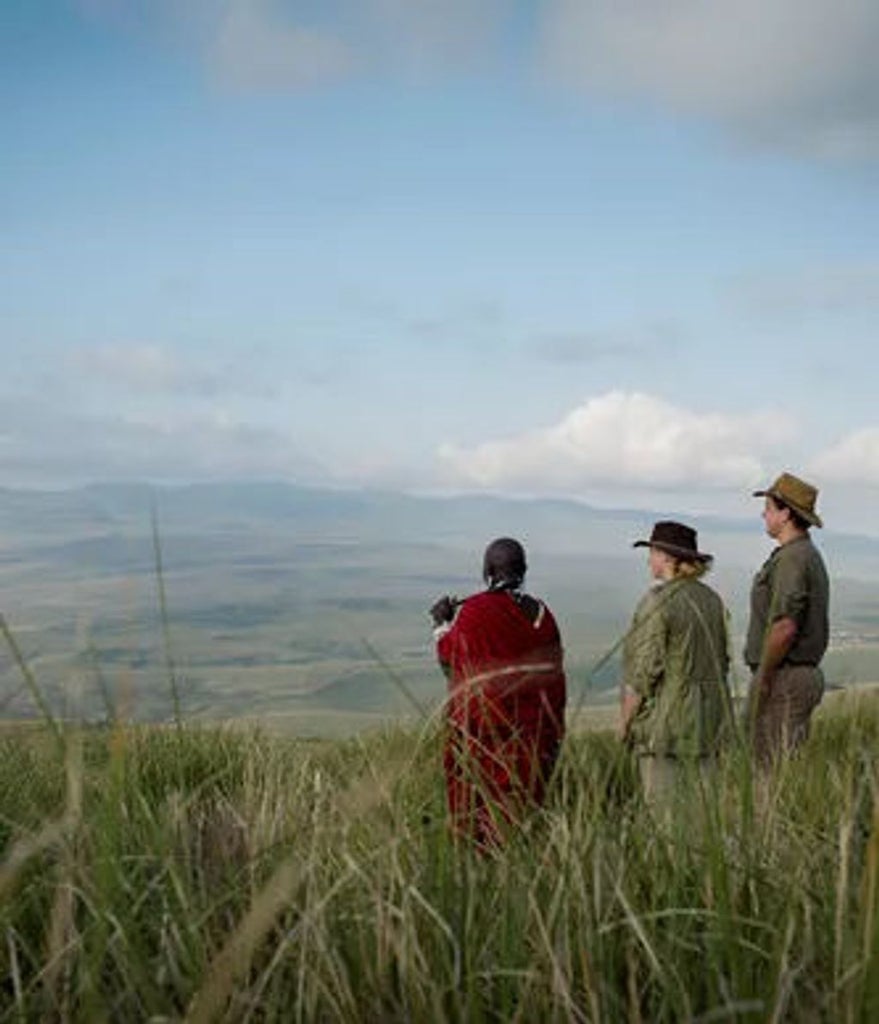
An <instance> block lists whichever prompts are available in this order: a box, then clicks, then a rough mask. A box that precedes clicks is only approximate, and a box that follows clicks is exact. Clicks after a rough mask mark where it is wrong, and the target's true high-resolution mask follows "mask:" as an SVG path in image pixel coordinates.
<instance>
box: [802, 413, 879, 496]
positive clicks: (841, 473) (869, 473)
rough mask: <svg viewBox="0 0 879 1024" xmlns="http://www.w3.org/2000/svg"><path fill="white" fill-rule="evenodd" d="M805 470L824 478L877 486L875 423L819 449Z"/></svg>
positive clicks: (878, 447)
mask: <svg viewBox="0 0 879 1024" xmlns="http://www.w3.org/2000/svg"><path fill="white" fill-rule="evenodd" d="M809 471H810V472H811V473H813V474H814V475H815V477H816V478H818V479H821V480H826V481H828V482H829V481H833V482H835V483H850V484H860V485H864V484H866V485H870V486H879V427H865V428H864V429H862V430H856V431H854V432H853V433H851V434H848V435H847V436H846V437H844V438H842V440H840V441H838V442H837V443H836V444H834V445H831V446H830V447H829V448H826V449H825V450H824V451H823V452H820V453H819V454H818V455H817V456H816V457H815V458H814V459H813V460H812V462H811V464H810V466H809Z"/></svg>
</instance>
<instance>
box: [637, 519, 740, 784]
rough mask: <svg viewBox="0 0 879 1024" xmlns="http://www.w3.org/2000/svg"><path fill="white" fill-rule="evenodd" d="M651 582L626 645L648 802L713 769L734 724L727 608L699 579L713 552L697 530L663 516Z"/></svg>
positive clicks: (652, 544) (655, 535) (643, 543)
mask: <svg viewBox="0 0 879 1024" xmlns="http://www.w3.org/2000/svg"><path fill="white" fill-rule="evenodd" d="M633 546H634V547H647V548H649V555H648V565H649V568H650V573H651V576H652V577H653V581H654V583H653V586H652V587H651V588H650V590H648V592H647V593H646V594H645V595H644V597H642V598H641V600H640V602H639V603H638V607H637V609H636V610H635V615H634V618H633V620H632V625H631V627H630V629H629V632H628V634H627V636H626V640H625V645H624V648H623V695H622V725H621V732H622V736H623V738H624V740H625V741H626V742H627V743H628V744H630V745H631V746H632V747H633V749H634V750H635V751H636V753H637V754H638V760H639V765H640V771H641V778H642V782H643V786H644V794H645V797H646V798H647V799H648V801H656V800H657V799H662V798H663V797H665V796H667V795H670V794H671V793H672V792H673V791H674V789H675V787H676V786H677V784H678V783H679V782H680V781H681V778H682V776H684V775H685V774H686V773H687V772H688V771H692V768H693V767H694V766H698V767H699V768H700V770H701V769H705V768H708V767H709V766H710V765H711V764H712V763H713V760H714V757H715V755H716V754H717V752H718V750H719V748H720V746H721V744H722V741H723V739H724V736H725V734H726V733H727V732H728V730H729V728H730V726H731V723H732V702H731V700H730V693H729V687H728V684H727V670H728V668H729V654H728V650H727V625H726V619H727V613H726V609H725V608H724V605H723V602H722V601H721V599H720V597H719V596H718V595H717V594H716V593H715V592H714V591H713V590H712V589H711V588H710V587H708V586H706V584H705V583H703V582H702V580H701V578H700V577H702V576H703V575H704V574H705V572H707V570H708V568H709V566H710V564H711V561H712V556H711V555H708V554H705V553H703V552H701V551H699V549H698V546H697V537H696V531H695V530H693V529H691V528H690V527H689V526H685V525H684V524H683V523H676V522H671V521H664V522H658V523H656V524H655V525H654V527H653V532H652V533H651V535H650V539H649V540H639V541H636V542H635V544H634V545H633Z"/></svg>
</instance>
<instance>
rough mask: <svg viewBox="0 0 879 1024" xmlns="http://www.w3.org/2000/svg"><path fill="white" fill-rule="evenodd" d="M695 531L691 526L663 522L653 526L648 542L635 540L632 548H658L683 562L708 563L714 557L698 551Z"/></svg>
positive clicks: (669, 521) (670, 521) (667, 521)
mask: <svg viewBox="0 0 879 1024" xmlns="http://www.w3.org/2000/svg"><path fill="white" fill-rule="evenodd" d="M697 539H698V538H697V534H696V531H695V530H694V529H693V528H692V527H691V526H684V524H683V523H675V522H673V521H672V520H668V519H666V520H663V521H661V522H658V523H654V524H653V532H652V533H651V534H650V540H636V541H635V543H634V544H633V545H632V547H633V548H659V550H660V551H665V552H666V554H669V555H673V556H674V557H675V558H680V559H682V560H683V561H685V562H710V561H711V560H712V559H713V558H714V556H713V555H708V554H706V553H705V552H704V551H700V550H699V547H698V543H697Z"/></svg>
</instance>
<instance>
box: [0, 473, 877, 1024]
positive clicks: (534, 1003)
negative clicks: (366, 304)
mask: <svg viewBox="0 0 879 1024" xmlns="http://www.w3.org/2000/svg"><path fill="white" fill-rule="evenodd" d="M13 497H14V500H12V499H10V500H9V501H7V502H5V510H4V516H5V517H6V518H5V521H4V522H3V523H2V527H3V535H2V536H3V544H2V547H0V581H2V584H3V587H4V595H5V598H4V604H5V609H4V623H5V624H6V626H7V630H8V637H7V638H6V641H7V642H6V645H5V649H4V653H3V660H2V662H0V681H2V684H3V700H4V712H3V713H4V714H5V716H6V717H5V723H4V725H3V726H2V728H0V748H2V749H0V847H2V851H3V853H2V857H3V859H2V865H0V915H2V927H3V937H2V950H0V958H2V964H0V967H2V975H0V977H2V979H3V980H2V982H0V1015H2V1019H8V1020H40V1019H45V1020H53V1019H57V1020H75V1021H101V1020H106V1021H115V1020H123V1019H124V1020H127V1021H134V1020H145V1021H147V1020H152V1021H160V1020H179V1019H189V1020H195V1021H213V1020H218V1021H227V1020H228V1021H264V1020H279V1021H281V1020H283V1021H288V1020H301V1021H385V1020H388V1021H397V1020H401V1021H402V1020H407V1021H436V1020H449V1021H501V1020H504V1021H506V1020H512V1021H529V1022H531V1021H556V1020H557V1021H620V1020H624V1021H630V1020H631V1021H681V1020H692V1021H706V1022H707V1021H726V1020H729V1021H764V1020H775V1021H852V1022H855V1021H857V1022H860V1021H871V1020H875V1019H877V1018H879V692H877V691H876V689H875V688H874V687H871V686H869V685H868V684H869V683H870V681H871V679H875V678H877V676H879V672H874V669H873V660H872V659H873V658H874V657H875V648H876V646H877V641H876V637H877V636H879V628H877V627H879V614H875V612H876V609H877V608H879V586H876V585H874V584H873V583H872V581H871V576H870V574H871V572H872V566H873V562H871V559H877V551H876V550H875V549H874V547H873V546H871V544H872V542H870V541H868V540H866V539H862V538H836V539H834V540H833V543H834V544H835V545H836V552H837V555H838V557H837V559H836V566H837V573H838V575H837V576H836V577H835V587H836V590H835V592H836V593H837V594H838V595H839V601H838V604H837V609H836V615H835V618H834V630H835V634H834V642H833V650H832V652H831V657H830V658H829V659H828V661H829V667H828V676H829V678H830V682H831V683H832V685H833V689H832V690H831V692H829V693H828V695H827V697H826V698H825V701H824V703H823V705H822V707H821V709H820V711H819V714H818V716H817V720H816V722H815V728H814V730H813V733H812V735H811V737H810V739H809V741H808V743H807V744H806V746H805V748H804V749H803V751H802V753H801V754H800V755H799V756H798V757H797V758H796V759H795V760H793V761H792V762H790V763H789V764H787V765H785V766H784V767H783V768H782V769H781V770H780V771H779V772H778V774H777V775H775V776H773V777H772V778H771V779H768V780H767V779H758V778H755V777H753V775H752V773H751V770H750V766H749V760H748V758H747V756H746V753H745V751H744V750H743V749H742V748H741V747H740V746H739V745H738V744H737V743H733V744H732V745H731V746H730V749H729V750H728V752H727V755H726V757H725V759H724V761H723V763H722V765H721V769H720V772H719V775H718V778H717V783H716V785H714V786H712V787H710V788H707V789H706V788H700V786H699V785H698V783H697V782H696V780H694V781H693V784H692V787H691V789H690V791H689V792H688V793H687V794H686V796H685V798H684V800H683V801H682V803H681V805H680V806H678V807H677V808H676V813H674V814H673V815H672V816H671V818H670V819H669V820H668V821H665V822H657V821H656V820H654V818H653V817H651V815H650V814H649V812H648V811H647V809H646V808H645V807H644V806H643V805H642V804H641V802H640V799H639V795H638V790H637V785H636V778H635V772H634V766H633V764H632V763H631V760H630V758H629V756H628V755H627V753H626V752H625V751H624V750H622V749H621V748H620V746H619V744H618V743H617V741H616V739H615V737H614V735H613V732H612V715H611V713H610V712H609V710H608V708H609V698H610V695H611V694H612V692H613V687H614V686H615V683H616V672H617V664H616V659H615V656H614V646H615V644H616V642H617V639H618V637H619V635H620V633H621V632H622V631H624V629H625V624H626V621H627V616H628V614H630V610H631V604H632V602H633V600H634V597H635V596H636V595H637V592H638V590H639V589H640V587H642V586H643V584H644V573H643V564H642V562H641V561H640V560H638V559H637V558H635V559H632V558H631V552H630V551H628V550H627V545H628V544H630V543H631V539H633V538H634V537H635V536H638V535H639V534H638V532H637V531H638V530H639V529H640V528H643V527H642V525H641V524H640V523H639V522H638V521H637V520H636V518H635V517H634V516H633V515H632V516H629V517H628V518H627V516H626V514H614V515H611V514H599V513H597V512H590V511H589V510H582V509H578V508H569V507H567V506H565V505H563V504H551V503H546V504H545V505H541V504H539V503H536V504H533V505H527V504H521V505H516V504H515V503H502V502H498V503H495V504H492V503H491V502H471V503H469V504H468V503H466V502H463V503H455V502H448V503H442V502H438V503H430V502H423V503H419V502H418V501H416V500H414V499H413V500H412V502H411V503H409V504H407V502H405V501H400V500H397V499H392V498H389V497H387V496H382V495H377V496H376V495H373V496H368V497H367V498H363V497H357V498H355V497H352V496H345V495H341V496H339V495H327V494H310V493H305V492H292V491H290V490H288V489H287V490H285V489H278V488H267V489H266V490H264V491H260V492H258V493H257V494H254V493H253V492H252V489H251V490H250V491H248V492H247V493H246V494H245V493H244V492H243V491H242V492H241V493H239V492H237V491H236V492H234V493H224V494H222V495H218V494H217V493H216V490H211V489H206V490H201V491H198V490H196V491H188V492H174V493H168V494H164V495H162V496H161V504H160V505H159V515H158V516H156V515H155V513H154V515H153V518H152V521H151V520H150V513H149V502H148V501H147V502H146V505H147V511H146V513H144V507H145V494H144V492H142V491H140V490H137V489H128V490H125V489H122V490H120V489H94V490H89V491H83V492H76V493H71V494H65V495H14V496H13ZM150 500H152V499H150ZM16 502H17V503H18V504H16ZM153 507H154V509H155V506H153ZM16 509H17V510H18V511H16ZM16 516H17V517H18V518H16ZM642 518H643V517H642ZM708 525H709V528H710V527H712V526H713V527H715V528H716V533H717V536H718V538H720V543H718V544H717V545H715V546H716V547H723V545H726V550H727V551H728V552H729V557H728V558H727V559H726V562H727V565H728V569H724V568H723V567H722V563H721V562H720V560H718V570H717V574H716V583H717V585H718V587H719V588H721V589H723V590H724V592H725V593H727V594H728V595H729V600H730V603H731V606H732V608H733V616H734V629H735V624H736V623H737V622H738V623H739V624H740V623H741V610H740V602H741V600H742V595H743V594H745V593H746V589H747V572H746V571H745V566H746V565H750V568H751V571H752V570H753V568H754V565H755V563H756V562H757V559H758V558H759V550H758V548H757V547H756V544H755V542H754V541H752V539H751V538H750V536H749V535H747V534H745V533H739V532H737V527H735V526H729V525H725V524H708ZM705 532H706V529H705V525H704V524H703V525H700V534H704V533H705ZM499 533H515V534H517V535H519V536H522V537H523V538H524V539H525V541H526V544H528V546H529V551H530V552H532V554H533V556H534V557H533V558H532V566H533V589H534V590H535V592H538V593H544V594H546V595H547V596H548V597H550V598H551V601H552V603H553V606H554V608H555V609H556V610H557V614H558V617H559V619H560V621H561V623H562V628H563V632H564V633H565V638H566V650H567V653H568V660H569V668H570V677H571V687H570V696H571V710H572V715H571V717H570V722H571V724H572V728H571V729H570V731H569V735H568V738H567V740H566V743H565V746H564V749H563V755H562V759H561V762H560V766H559V770H558V772H557V775H556V777H555V780H554V783H553V786H552V790H551V794H550V799H549V801H548V803H547V805H546V806H545V807H544V808H543V809H542V810H541V811H540V812H539V813H536V814H535V815H534V816H533V817H532V818H531V819H529V821H528V822H527V823H525V824H524V825H523V827H522V828H521V829H519V830H517V831H516V833H515V834H514V835H512V836H511V837H510V839H509V841H508V842H507V843H506V844H505V845H504V847H503V848H502V849H501V850H499V851H496V852H494V853H492V854H490V855H484V854H478V853H476V852H474V851H473V850H470V849H467V848H462V847H461V846H459V845H456V844H455V843H453V841H452V840H451V838H450V836H449V834H448V832H447V829H446V822H445V807H444V790H443V783H442V778H441V773H440V770H439V766H440V747H441V742H442V733H441V726H440V720H439V714H438V709H439V706H440V702H441V699H442V683H441V679H440V678H439V677H438V675H437V671H436V669H435V666H434V665H433V663H432V657H431V652H430V645H429V637H428V629H427V625H428V624H427V620H426V618H425V614H424V608H425V607H426V606H427V605H428V604H429V603H430V601H431V600H432V599H433V598H434V597H435V596H437V594H438V593H441V592H444V591H447V590H450V591H452V592H459V593H461V592H466V590H467V589H468V588H473V587H475V586H476V585H477V581H476V580H475V576H476V575H477V573H478V557H479V551H480V550H481V545H482V544H483V543H484V541H485V540H487V539H490V537H491V536H492V535H495V534H499ZM424 536H429V537H430V538H431V542H430V543H425V542H424ZM546 537H552V538H553V540H554V544H555V546H553V544H551V543H547V542H546V541H545V540H542V538H546ZM389 538H392V539H389ZM756 539H757V541H759V537H757V538H756ZM590 543H592V544H593V545H594V550H590V549H589V544H590ZM617 546H618V547H619V552H620V557H619V558H617V557H615V556H614V557H611V556H609V555H608V552H609V551H613V550H614V548H616V547H617ZM828 546H830V542H828ZM736 552H737V553H738V556H739V557H738V561H737V560H736V558H735V557H734V553H736ZM627 559H628V560H627ZM877 561H879V559H877ZM849 566H851V567H852V570H851V572H849V571H848V567H849ZM875 579H876V580H877V581H879V572H877V574H876V577H875ZM737 609H738V614H737Z"/></svg>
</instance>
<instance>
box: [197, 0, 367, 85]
mask: <svg viewBox="0 0 879 1024" xmlns="http://www.w3.org/2000/svg"><path fill="white" fill-rule="evenodd" d="M208 61H209V65H210V68H211V70H212V71H213V73H214V74H215V75H216V76H217V77H218V78H219V79H220V81H222V82H223V83H225V84H228V85H233V86H235V87H238V88H242V89H288V88H291V89H295V88H307V87H310V86H316V85H323V84H325V83H327V82H332V81H334V80H336V79H339V78H344V77H346V76H347V75H348V74H349V73H350V71H351V70H352V67H353V65H354V55H353V52H352V51H351V50H350V49H349V47H348V46H347V44H346V43H345V42H344V41H343V40H342V39H341V38H339V37H338V36H337V35H335V34H334V33H333V32H330V31H327V30H325V29H322V28H316V27H310V26H304V25H299V24H294V23H293V22H292V21H291V20H289V19H286V18H285V17H284V16H283V12H282V9H281V7H280V5H278V4H272V3H269V2H268V0H230V2H228V3H227V4H226V5H225V10H224V13H223V16H222V17H221V19H220V21H219V23H218V24H217V26H216V34H215V35H214V37H213V39H212V41H211V43H210V45H209V51H208Z"/></svg>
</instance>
